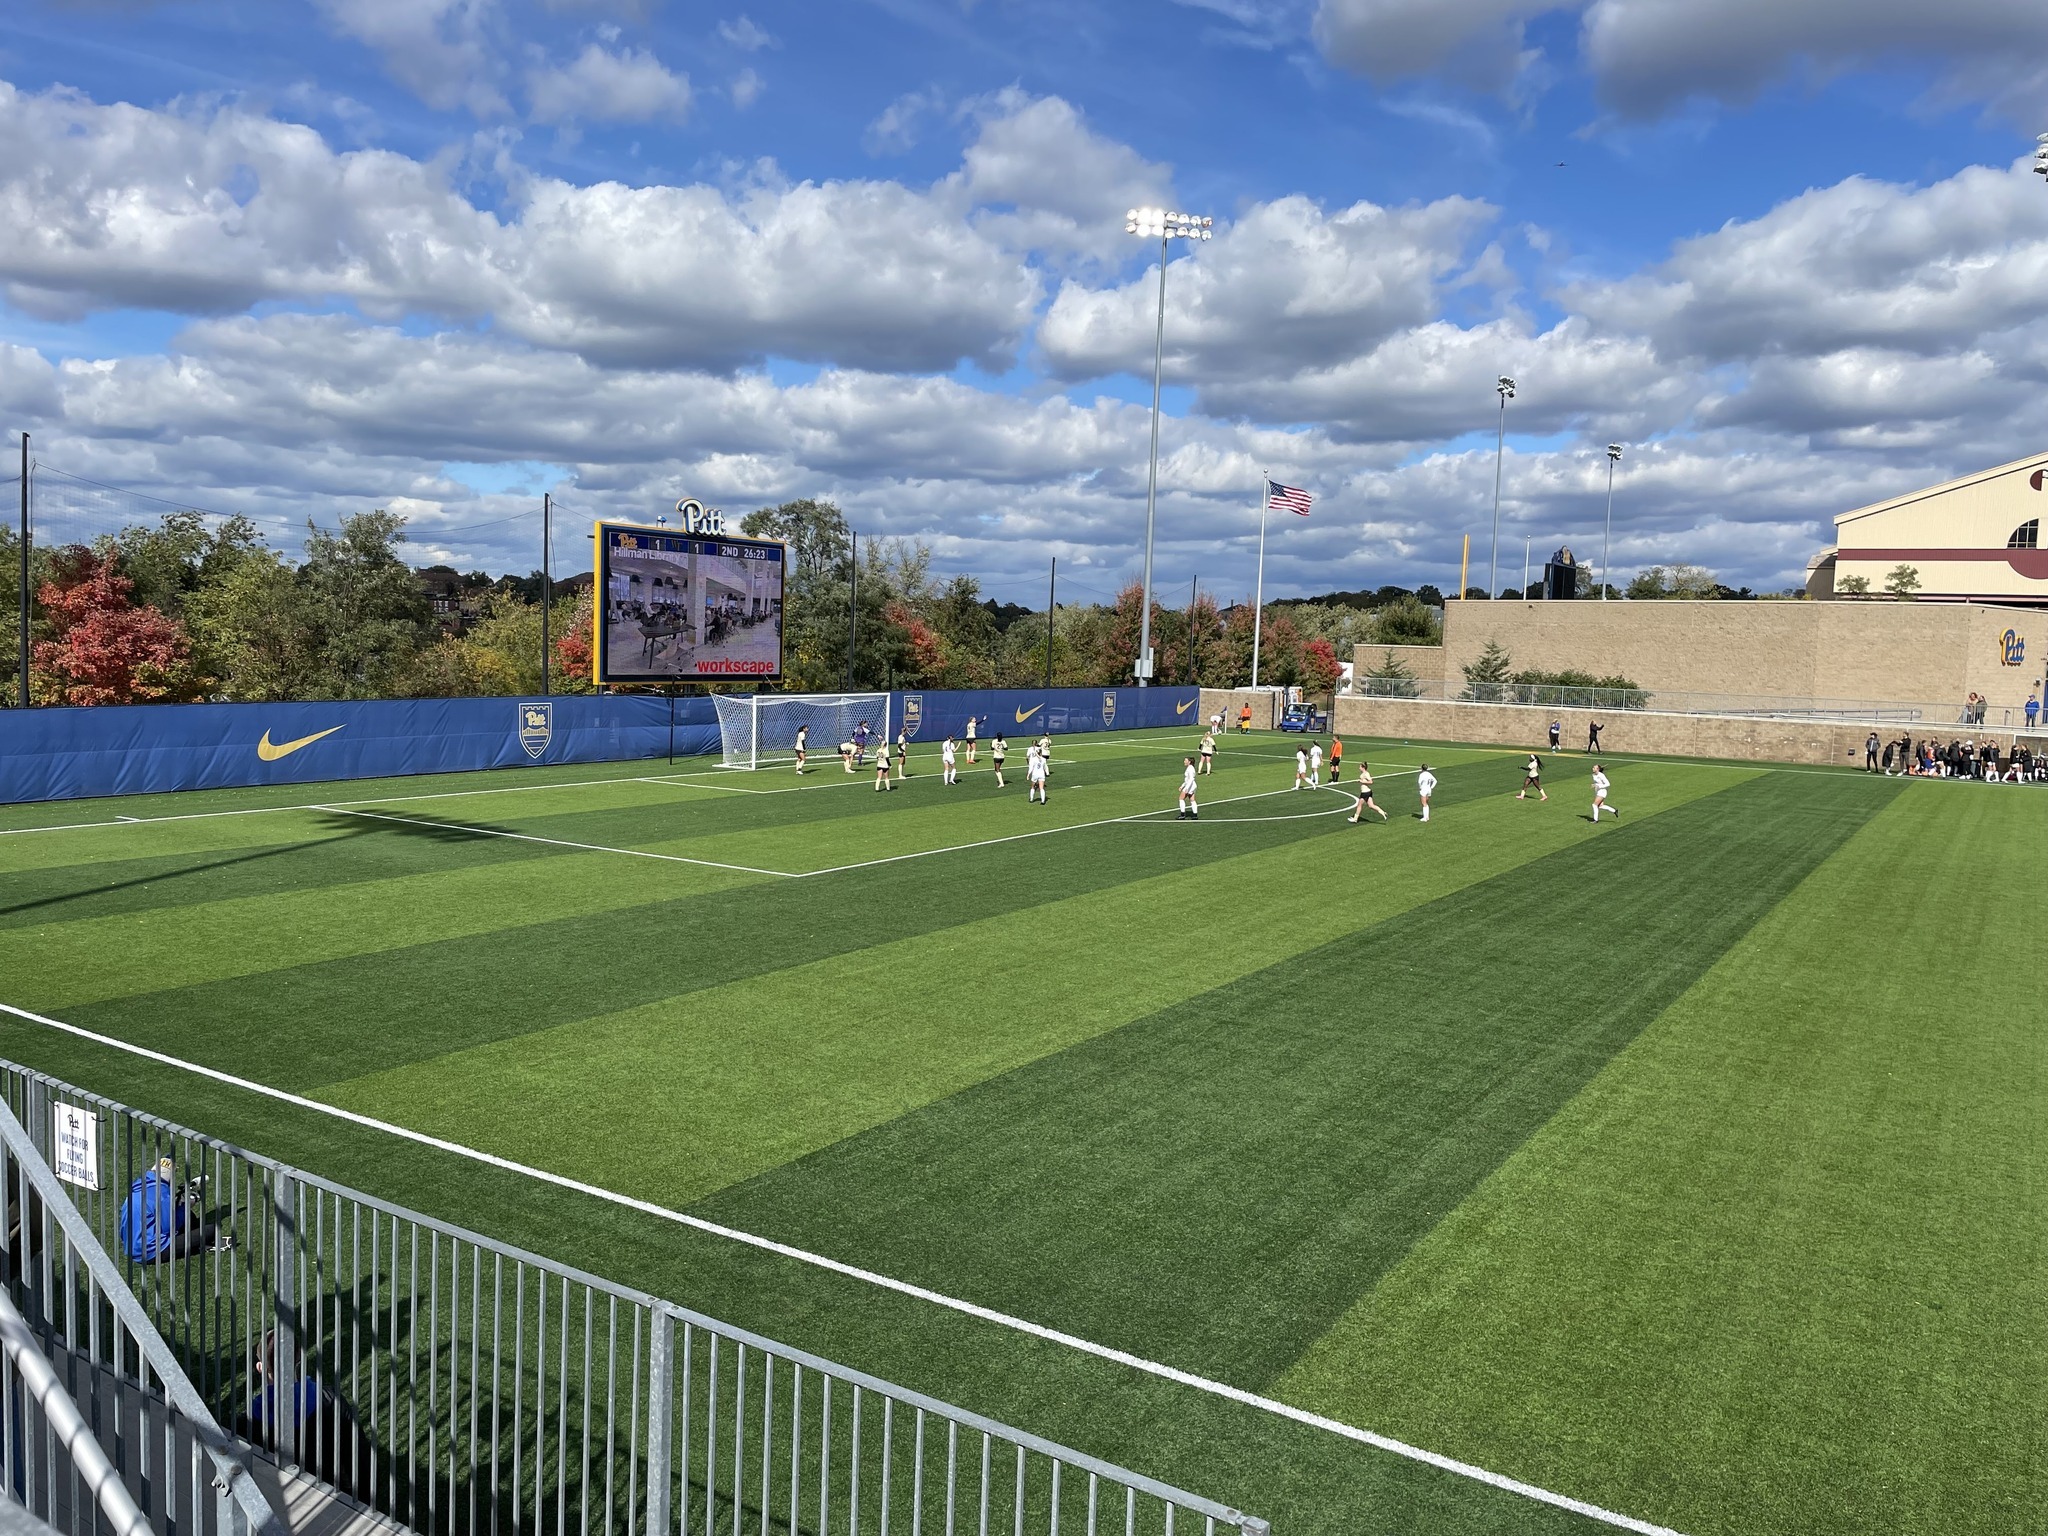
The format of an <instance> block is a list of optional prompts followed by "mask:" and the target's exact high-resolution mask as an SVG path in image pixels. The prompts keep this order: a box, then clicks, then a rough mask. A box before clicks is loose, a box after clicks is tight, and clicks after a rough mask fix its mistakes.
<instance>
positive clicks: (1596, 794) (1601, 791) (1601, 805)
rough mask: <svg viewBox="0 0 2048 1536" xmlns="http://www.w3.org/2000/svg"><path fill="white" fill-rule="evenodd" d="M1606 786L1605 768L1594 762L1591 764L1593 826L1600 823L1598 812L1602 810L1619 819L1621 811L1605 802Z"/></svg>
mask: <svg viewBox="0 0 2048 1536" xmlns="http://www.w3.org/2000/svg"><path fill="white" fill-rule="evenodd" d="M1607 788H1608V784H1607V770H1606V769H1605V768H1604V767H1602V766H1601V765H1600V764H1598V763H1595V764H1594V765H1593V825H1595V826H1598V825H1599V824H1600V813H1601V812H1602V811H1605V812H1607V814H1608V815H1610V816H1612V817H1613V818H1614V819H1615V820H1616V821H1619V820H1621V812H1620V811H1619V810H1617V809H1616V808H1615V807H1613V806H1611V805H1609V804H1608V803H1607Z"/></svg>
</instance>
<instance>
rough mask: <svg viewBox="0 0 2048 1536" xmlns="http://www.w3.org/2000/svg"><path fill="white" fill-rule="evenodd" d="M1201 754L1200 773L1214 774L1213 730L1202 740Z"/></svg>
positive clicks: (1214, 749)
mask: <svg viewBox="0 0 2048 1536" xmlns="http://www.w3.org/2000/svg"><path fill="white" fill-rule="evenodd" d="M1217 718H1218V719H1221V718H1222V717H1221V716H1220V715H1219V716H1218V717H1217ZM1201 753H1202V764H1201V767H1202V772H1204V773H1214V772H1215V771H1216V732H1215V731H1214V730H1211V731H1210V732H1209V734H1208V735H1206V736H1204V737H1203V738H1202V746H1201Z"/></svg>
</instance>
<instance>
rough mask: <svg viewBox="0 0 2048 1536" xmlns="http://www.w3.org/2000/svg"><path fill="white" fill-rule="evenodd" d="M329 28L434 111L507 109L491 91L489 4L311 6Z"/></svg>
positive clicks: (351, 1)
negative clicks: (372, 55) (371, 55)
mask: <svg viewBox="0 0 2048 1536" xmlns="http://www.w3.org/2000/svg"><path fill="white" fill-rule="evenodd" d="M315 3H316V4H317V5H318V6H319V7H320V9H321V10H322V11H324V12H325V13H326V15H327V18H328V20H329V22H330V23H331V24H332V25H333V26H334V28H335V29H336V30H337V31H339V32H341V33H343V34H344V35H346V36H349V37H353V38H355V39H356V40H357V41H359V42H362V43H364V44H366V45H367V46H369V47H370V48H372V49H374V50H375V51H376V52H377V54H378V56H379V57H380V58H382V59H383V61H384V67H385V68H386V69H387V70H389V71H390V72H391V76H392V78H393V79H395V80H397V81H398V83H399V84H401V85H403V86H405V87H406V89H408V90H410V91H411V92H413V94H414V95H416V96H418V97H419V98H420V100H422V101H424V102H425V103H426V104H427V105H428V106H430V107H434V108H437V109H439V110H441V111H444V112H445V111H448V110H449V109H451V108H454V107H466V108H468V109H469V110H470V111H471V112H473V113H475V114H477V115H478V116H480V117H483V116H493V115H496V114H500V113H503V112H505V111H506V110H507V107H506V103H505V98H504V96H503V95H502V94H501V92H500V91H499V89H498V85H497V78H496V77H497V74H498V69H497V64H496V52H495V49H494V47H493V45H492V39H491V28H492V23H493V21H494V17H493V15H492V12H493V9H494V5H495V0H315Z"/></svg>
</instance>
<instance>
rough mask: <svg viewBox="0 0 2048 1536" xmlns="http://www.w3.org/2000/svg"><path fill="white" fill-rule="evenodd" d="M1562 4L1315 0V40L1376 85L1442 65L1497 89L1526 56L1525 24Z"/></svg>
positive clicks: (1547, 0) (1542, 0)
mask: <svg viewBox="0 0 2048 1536" xmlns="http://www.w3.org/2000/svg"><path fill="white" fill-rule="evenodd" d="M1570 3H1571V0H1565V4H1570ZM1578 3H1583V0H1578ZM1561 8H1563V6H1562V5H1560V4H1559V3H1558V0H1320V3H1319V4H1318V6H1317V7H1316V17H1315V38H1316V42H1317V44H1318V46H1319V47H1321V49H1322V50H1323V53H1324V54H1325V56H1326V57H1328V58H1329V59H1330V61H1331V62H1332V63H1335V64H1341V65H1343V66H1344V67H1345V68H1347V69H1352V70H1356V71H1357V72H1358V73H1359V74H1362V75H1364V76H1366V77H1367V78H1368V79H1371V80H1374V81H1376V82H1378V83H1380V84H1382V85H1384V84H1387V83H1389V82H1391V81H1395V80H1403V79H1409V78H1412V77H1415V76H1418V75H1427V74H1434V73H1436V72H1438V71H1446V72H1448V73H1451V74H1453V75H1455V76H1457V77H1459V78H1462V79H1465V80H1468V81H1470V82H1472V83H1474V84H1477V85H1480V86H1483V87H1485V88H1487V89H1492V90H1498V89H1501V88H1502V87H1504V86H1506V85H1507V84H1508V83H1509V81H1511V80H1512V79H1513V78H1514V76H1515V74H1516V72H1517V70H1518V69H1520V68H1521V66H1522V64H1523V62H1524V49H1523V46H1522V24H1523V22H1524V21H1526V20H1527V19H1529V18H1530V17H1532V16H1537V15H1540V14H1542V13H1543V12H1545V11H1550V10H1557V9H1561Z"/></svg>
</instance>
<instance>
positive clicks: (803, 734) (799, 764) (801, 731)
mask: <svg viewBox="0 0 2048 1536" xmlns="http://www.w3.org/2000/svg"><path fill="white" fill-rule="evenodd" d="M810 739H811V728H810V727H809V726H808V725H800V726H798V727H797V728H796V771H797V772H798V773H802V772H803V771H804V762H805V760H806V759H807V758H809V756H810V753H809V752H807V751H806V750H805V747H806V746H807V745H808V743H809V742H810Z"/></svg>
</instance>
